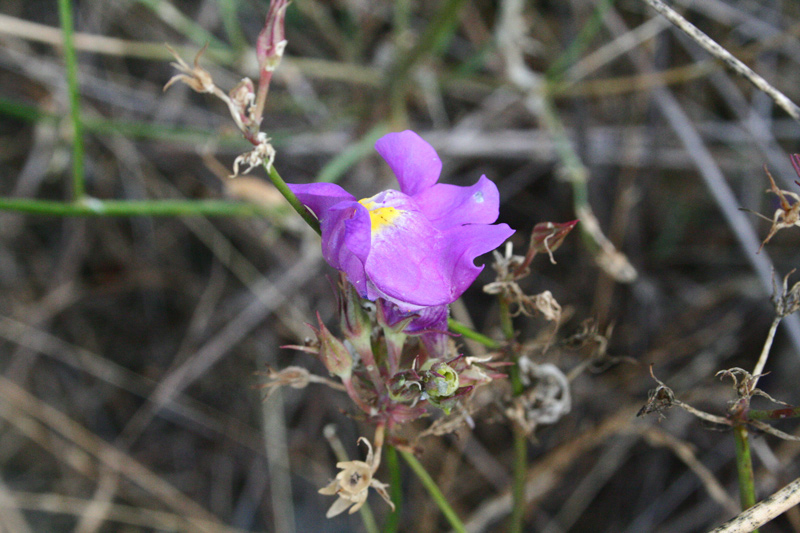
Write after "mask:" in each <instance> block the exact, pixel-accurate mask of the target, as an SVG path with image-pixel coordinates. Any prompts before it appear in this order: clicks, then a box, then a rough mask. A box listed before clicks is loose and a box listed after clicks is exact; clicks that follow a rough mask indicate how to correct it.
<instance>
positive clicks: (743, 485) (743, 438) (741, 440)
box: [733, 425, 757, 532]
mask: <svg viewBox="0 0 800 533" xmlns="http://www.w3.org/2000/svg"><path fill="white" fill-rule="evenodd" d="M733 437H734V440H735V442H736V470H737V472H738V474H739V500H740V501H741V504H742V510H743V511H744V510H746V509H749V508H750V507H752V506H754V505H755V504H756V490H755V481H754V478H753V459H752V457H751V455H750V440H749V438H748V432H747V427H745V426H744V425H737V426H734V428H733ZM756 532H757V530H756Z"/></svg>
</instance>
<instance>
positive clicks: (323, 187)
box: [286, 183, 355, 222]
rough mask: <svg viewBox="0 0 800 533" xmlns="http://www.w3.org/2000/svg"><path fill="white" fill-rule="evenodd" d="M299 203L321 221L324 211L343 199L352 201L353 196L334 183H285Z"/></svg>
mask: <svg viewBox="0 0 800 533" xmlns="http://www.w3.org/2000/svg"><path fill="white" fill-rule="evenodd" d="M286 185H287V186H288V187H289V189H291V191H292V192H293V193H294V194H295V196H297V199H298V200H300V203H301V204H303V205H305V206H306V207H308V208H309V209H311V211H312V212H313V213H314V214H315V215H317V218H318V219H319V220H320V222H321V221H322V219H323V218H324V217H325V213H326V212H327V211H328V209H330V208H331V207H333V206H334V205H336V204H338V203H339V202H344V201H354V200H355V197H354V196H353V195H352V194H350V193H349V192H347V191H345V190H344V189H342V188H341V187H339V186H338V185H336V184H335V183H287V184H286Z"/></svg>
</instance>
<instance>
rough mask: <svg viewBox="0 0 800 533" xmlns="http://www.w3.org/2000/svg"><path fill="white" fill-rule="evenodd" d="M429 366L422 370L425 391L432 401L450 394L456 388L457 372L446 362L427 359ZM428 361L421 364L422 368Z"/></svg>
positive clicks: (453, 392)
mask: <svg viewBox="0 0 800 533" xmlns="http://www.w3.org/2000/svg"><path fill="white" fill-rule="evenodd" d="M429 363H430V366H429V368H428V369H427V370H426V371H424V372H423V380H424V383H425V392H427V393H428V396H429V397H430V398H431V399H433V400H434V401H436V400H440V399H443V398H447V397H449V396H452V395H453V394H455V393H456V391H457V390H458V381H459V380H458V373H457V372H456V371H455V370H453V369H452V368H451V367H450V366H449V365H447V364H446V363H435V362H432V361H429ZM426 366H428V363H426V364H425V365H423V368H424V367H426Z"/></svg>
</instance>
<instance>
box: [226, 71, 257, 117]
mask: <svg viewBox="0 0 800 533" xmlns="http://www.w3.org/2000/svg"><path fill="white" fill-rule="evenodd" d="M228 95H229V96H230V97H231V100H232V101H233V103H234V105H235V106H236V107H238V108H239V109H240V110H241V114H242V115H243V116H244V115H246V114H247V109H248V108H249V107H250V106H252V105H253V104H254V103H255V99H256V90H255V87H254V86H253V80H251V79H250V78H242V81H240V82H239V83H237V84H236V86H235V87H234V88H233V89H231V90H230V92H229V93H228Z"/></svg>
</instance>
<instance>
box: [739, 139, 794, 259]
mask: <svg viewBox="0 0 800 533" xmlns="http://www.w3.org/2000/svg"><path fill="white" fill-rule="evenodd" d="M791 160H792V166H793V167H794V171H795V172H796V173H797V175H798V176H800V154H792V156H791ZM764 172H766V173H767V177H768V178H769V183H770V188H769V190H768V191H767V192H772V193H774V194H775V195H776V196H777V197H778V198H779V199H780V202H781V206H780V207H779V208H778V209H776V210H775V214H774V215H772V219H770V218H768V217H765V216H764V215H762V214H760V213H755V212H753V211H751V212H752V213H754V214H756V215H758V216H760V217H761V218H763V219H765V220H769V221H770V222H772V227H770V228H769V233H768V234H767V237H766V238H765V239H764V240H763V241H762V243H761V246H759V248H758V251H759V252H760V251H761V249H762V248H764V245H765V244H767V243H768V242H769V241H770V239H772V237H773V236H774V235H775V234H776V233H778V231H780V230H782V229H785V228H790V227H792V226H800V196H798V195H797V194H796V193H793V192H789V191H785V190H782V189H779V188H778V186H777V185H776V184H775V179H774V178H773V177H772V174H770V172H769V169H767V166H766V165H764ZM795 183H797V182H795ZM787 197H789V198H791V199H792V200H793V201H792V202H789V200H788V199H787ZM748 211H749V210H748Z"/></svg>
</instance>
